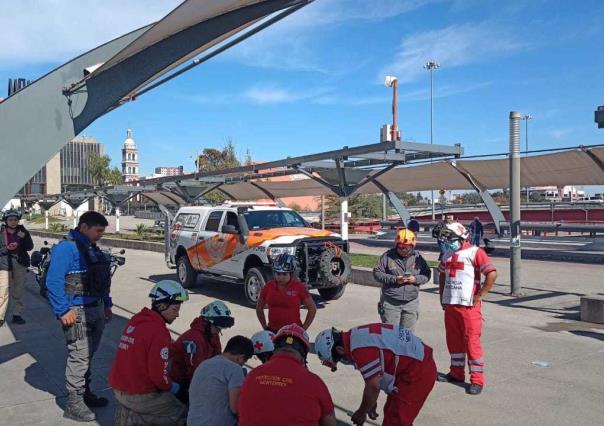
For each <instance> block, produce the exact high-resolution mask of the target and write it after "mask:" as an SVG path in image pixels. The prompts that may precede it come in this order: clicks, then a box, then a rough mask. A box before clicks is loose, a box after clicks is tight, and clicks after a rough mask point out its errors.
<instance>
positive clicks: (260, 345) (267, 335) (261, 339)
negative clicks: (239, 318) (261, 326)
mask: <svg viewBox="0 0 604 426" xmlns="http://www.w3.org/2000/svg"><path fill="white" fill-rule="evenodd" d="M274 337H275V333H273V332H272V331H268V330H262V331H259V332H258V333H256V334H254V335H253V336H252V343H253V344H254V354H255V355H258V354H261V353H264V352H274V351H275V344H274V343H273V338H274Z"/></svg>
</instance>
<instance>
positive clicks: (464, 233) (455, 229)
mask: <svg viewBox="0 0 604 426" xmlns="http://www.w3.org/2000/svg"><path fill="white" fill-rule="evenodd" d="M445 229H446V231H445V232H444V233H443V234H444V235H445V236H446V235H447V234H453V235H454V236H456V237H457V238H461V239H462V240H467V239H468V238H469V237H470V233H469V232H468V230H467V229H466V227H465V226H463V225H462V224H461V223H459V222H453V223H448V224H446V226H445ZM447 231H449V232H447Z"/></svg>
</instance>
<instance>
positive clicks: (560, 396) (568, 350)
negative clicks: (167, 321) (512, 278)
mask: <svg viewBox="0 0 604 426" xmlns="http://www.w3.org/2000/svg"><path fill="white" fill-rule="evenodd" d="M36 243H37V244H38V243H40V240H38V239H36ZM126 256H127V264H126V266H125V267H123V268H121V269H120V270H119V271H118V272H117V274H116V276H115V280H114V286H113V297H114V302H115V305H116V306H115V309H114V312H115V317H114V320H113V321H112V322H111V323H110V324H109V325H108V327H107V329H106V333H105V336H104V338H103V342H102V346H101V349H100V351H99V353H98V354H97V356H96V358H95V360H94V364H93V365H94V378H93V388H94V389H96V390H98V391H100V392H101V393H102V394H103V395H104V396H107V397H111V390H110V389H108V385H107V382H106V377H107V373H108V370H109V368H110V367H111V363H112V361H113V356H114V354H115V348H116V346H117V341H118V339H119V335H120V334H121V330H122V328H123V327H124V324H125V323H126V321H127V319H128V318H130V317H131V315H132V314H133V313H134V312H137V311H139V310H140V308H141V307H142V306H144V305H147V304H148V298H147V297H146V295H147V293H148V291H149V288H150V287H151V285H152V282H153V281H157V280H159V279H163V278H169V277H170V278H171V277H173V276H174V275H173V271H171V270H168V269H167V268H166V267H165V265H164V264H163V259H162V255H161V254H159V253H149V252H142V251H134V250H132V251H128V252H127V253H126ZM496 264H497V266H498V267H499V268H500V275H499V278H498V280H497V282H498V283H497V285H496V287H495V291H494V292H493V293H492V294H491V295H489V296H488V298H487V300H486V303H485V306H484V332H483V342H484V346H485V352H486V361H487V365H486V372H487V386H486V388H485V391H484V393H483V394H482V395H480V396H478V397H470V396H468V395H466V394H465V392H464V390H463V389H462V388H460V387H458V386H455V385H449V384H437V385H436V386H435V389H434V391H433V392H432V394H431V396H430V398H429V399H428V401H427V403H426V405H425V406H424V409H423V411H422V412H421V414H420V416H419V418H418V419H417V422H416V424H418V425H445V424H447V425H450V424H464V425H509V424H514V425H515V426H517V425H569V424H572V425H599V424H602V419H603V418H604V404H602V401H604V376H603V375H602V371H603V367H604V326H601V325H597V324H588V323H583V322H580V321H577V320H578V305H579V295H581V294H586V293H600V294H604V285H602V276H603V273H604V268H603V267H602V266H599V265H575V264H557V263H550V262H540V261H524V262H523V266H524V272H523V277H525V279H526V281H525V288H526V294H525V296H524V297H521V298H511V297H509V296H507V291H508V288H509V284H508V283H509V281H508V276H509V273H508V271H507V269H506V267H505V262H504V261H503V259H500V260H496ZM378 297H379V290H378V289H376V288H371V287H363V286H357V285H350V286H349V288H348V289H347V291H346V293H345V295H344V296H343V298H342V299H340V300H338V301H334V302H331V303H320V305H319V307H320V309H319V313H318V315H317V319H316V320H315V323H314V324H313V325H312V327H311V329H310V335H311V337H312V338H314V336H316V334H317V333H318V332H319V331H320V330H322V329H324V328H326V327H329V326H331V325H334V326H337V327H339V328H344V329H345V328H349V327H352V326H355V325H359V324H363V323H368V322H374V321H376V320H377V314H376V303H377V300H378ZM215 298H220V299H223V300H224V301H225V302H226V303H227V304H228V305H229V306H230V307H231V309H232V311H233V313H234V315H235V317H236V325H235V327H234V328H233V329H230V330H227V331H226V332H225V333H224V336H223V342H226V340H227V339H228V338H229V337H231V336H233V335H235V334H243V335H247V336H249V335H251V334H252V333H254V332H255V331H257V330H258V329H259V326H258V323H257V320H256V318H255V314H254V311H253V310H252V309H250V308H247V307H245V306H244V302H243V290H242V288H241V286H239V285H234V284H224V283H218V282H215V281H204V280H200V281H199V283H198V287H197V288H195V289H194V290H193V291H192V292H191V300H190V301H189V302H187V303H186V304H185V305H183V308H182V310H181V317H180V318H179V319H177V320H176V321H175V323H174V324H173V325H172V326H171V329H172V330H173V332H174V335H175V336H176V335H177V334H178V333H181V332H183V331H185V330H186V329H187V328H188V325H189V323H190V322H191V320H192V319H193V318H194V317H195V316H196V315H198V313H199V311H200V309H201V307H202V306H203V305H204V304H206V303H208V302H209V301H211V300H213V299H215ZM317 300H319V299H318V298H317ZM25 305H26V308H25V311H24V317H25V318H26V320H27V321H28V323H27V324H26V325H23V326H16V325H15V326H13V325H12V324H7V325H5V326H4V327H2V328H0V377H1V378H2V382H1V383H2V386H0V419H1V420H0V424H7V425H8V424H10V425H32V424H38V425H62V424H72V422H69V421H65V420H64V419H63V418H62V417H61V415H62V408H61V406H62V405H63V404H64V401H65V389H64V379H63V371H64V366H65V349H64V346H63V341H62V334H61V329H60V326H59V324H58V322H57V321H56V320H55V319H54V318H53V316H52V314H51V311H50V309H49V307H48V306H47V305H46V303H45V301H44V300H43V299H41V298H40V297H39V296H38V295H37V289H36V287H35V282H33V281H32V282H30V283H28V286H27V291H26V292H25ZM421 306H422V312H421V314H420V320H419V323H418V330H417V332H418V335H419V336H420V337H422V339H423V340H424V341H425V342H426V343H427V344H429V345H431V346H432V347H433V348H434V350H435V358H436V362H437V365H438V367H439V370H441V371H446V368H447V364H448V354H447V351H446V347H445V339H444V330H443V320H442V311H441V309H440V306H439V304H438V297H437V292H436V287H435V286H433V285H427V286H426V287H425V289H424V291H423V292H422V295H421ZM534 362H538V363H539V365H536V364H534ZM254 365H256V363H255V362H252V366H254ZM544 366H545V367H544ZM310 369H311V370H312V371H314V372H316V373H318V374H319V375H320V376H321V377H322V378H323V379H324V380H325V382H326V383H327V385H328V387H329V389H330V391H331V393H332V396H333V398H334V402H335V403H336V405H337V410H336V414H337V417H338V419H339V424H341V425H346V424H349V421H348V419H349V417H348V413H350V412H353V411H354V410H355V409H356V407H357V406H358V403H359V402H360V398H361V393H362V380H361V378H360V375H359V374H358V373H357V372H355V371H354V370H353V369H352V368H351V367H345V366H342V367H340V369H339V370H338V371H337V372H336V373H331V372H330V371H329V370H328V369H326V368H325V367H322V366H321V365H320V364H319V361H318V360H317V358H316V357H315V356H314V355H311V356H310ZM384 400H385V398H384V397H383V396H381V397H380V404H383V402H384ZM111 401H112V402H111V405H110V406H109V407H107V408H104V409H99V410H97V414H98V422H97V423H98V424H101V425H111V424H113V411H114V408H115V407H114V401H113V398H111ZM367 424H374V423H367Z"/></svg>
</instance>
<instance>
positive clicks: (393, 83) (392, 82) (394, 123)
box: [382, 75, 400, 220]
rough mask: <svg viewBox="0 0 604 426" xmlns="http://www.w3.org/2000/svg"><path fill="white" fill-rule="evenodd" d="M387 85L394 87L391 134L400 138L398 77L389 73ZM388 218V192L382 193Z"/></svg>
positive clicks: (394, 137) (385, 81)
mask: <svg viewBox="0 0 604 426" xmlns="http://www.w3.org/2000/svg"><path fill="white" fill-rule="evenodd" d="M384 85H385V86H386V87H392V128H391V129H390V135H391V138H392V140H393V141H397V140H399V139H400V137H399V131H398V78H397V77H395V76H393V75H387V76H386V78H385V79H384ZM387 219H388V200H387V197H386V194H382V220H387Z"/></svg>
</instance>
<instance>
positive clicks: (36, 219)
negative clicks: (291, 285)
mask: <svg viewBox="0 0 604 426" xmlns="http://www.w3.org/2000/svg"><path fill="white" fill-rule="evenodd" d="M25 218H26V219H27V221H28V222H31V223H46V217H45V216H44V215H43V214H32V215H31V219H28V218H27V217H25ZM60 222H63V221H62V220H61V219H57V218H56V217H54V216H48V223H60Z"/></svg>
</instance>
